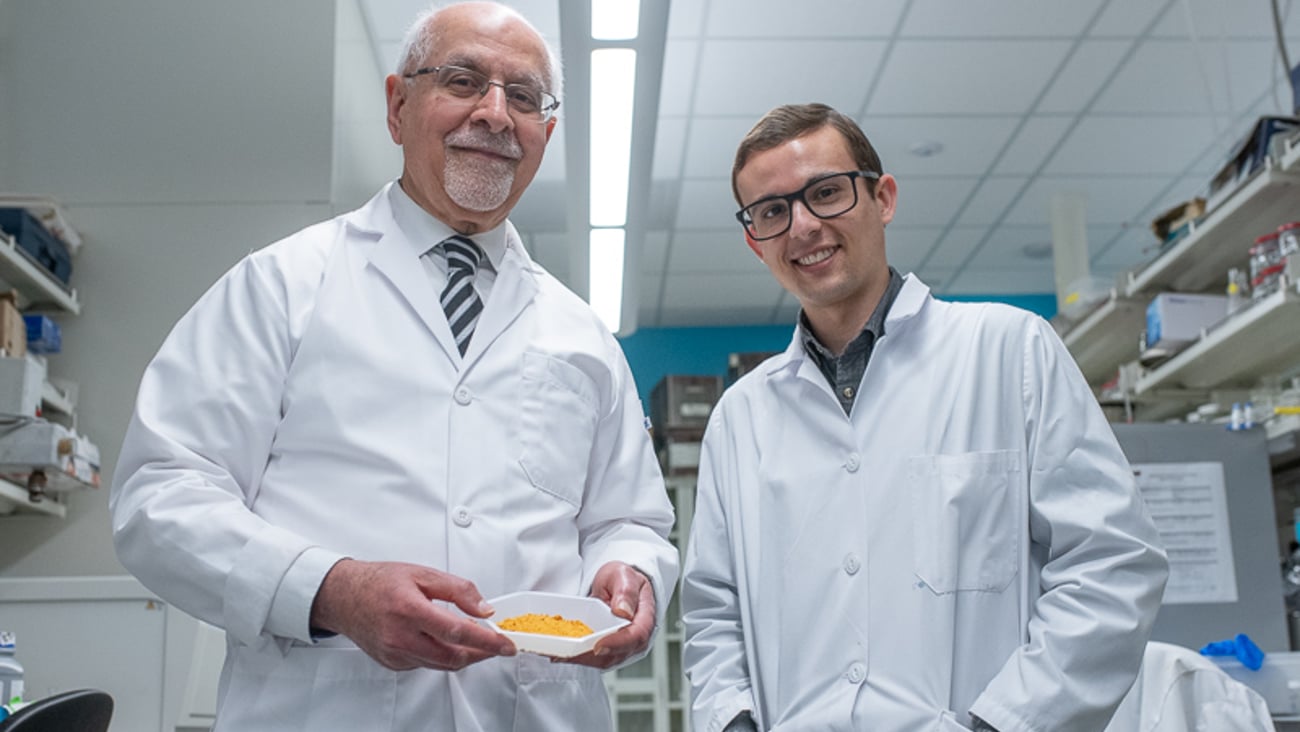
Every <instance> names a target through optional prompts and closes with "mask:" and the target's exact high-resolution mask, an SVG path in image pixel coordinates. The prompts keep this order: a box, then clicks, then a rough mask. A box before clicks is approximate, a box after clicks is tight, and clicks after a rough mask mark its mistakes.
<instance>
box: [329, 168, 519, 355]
mask: <svg viewBox="0 0 1300 732" xmlns="http://www.w3.org/2000/svg"><path fill="white" fill-rule="evenodd" d="M395 185H397V183H396V182H392V183H389V184H388V185H387V186H385V187H384V188H383V189H382V190H380V191H379V193H377V194H375V196H374V197H373V198H371V199H370V201H369V202H367V203H366V205H364V206H362V207H361V208H359V209H357V210H356V211H353V212H351V213H348V214H345V215H344V216H343V222H344V224H345V226H347V227H348V228H349V229H351V230H352V232H353V235H354V236H356V235H360V236H362V237H365V238H371V239H374V245H373V246H372V247H371V249H370V250H369V252H368V257H369V260H370V263H371V264H372V265H373V266H374V267H375V268H376V269H378V270H379V271H380V273H382V274H383V276H384V277H385V278H386V279H388V281H389V282H391V283H392V284H393V286H394V287H395V288H396V289H397V291H398V292H399V293H400V294H401V295H402V297H403V298H405V299H406V301H407V303H408V304H409V305H410V306H411V309H412V310H414V311H415V314H416V316H417V317H419V318H420V320H421V321H422V322H423V323H424V325H425V327H426V328H428V329H429V332H431V333H432V334H433V336H434V338H435V340H436V341H437V342H438V344H439V346H441V347H442V350H443V353H444V354H445V355H446V356H447V358H448V359H449V360H450V361H451V362H452V363H454V364H457V365H458V368H459V369H460V370H462V371H464V370H466V369H468V368H469V367H470V366H471V365H472V364H473V362H474V361H476V360H477V359H478V357H479V356H480V355H481V354H482V353H483V351H484V350H485V349H486V348H487V347H488V345H490V344H491V343H492V341H494V340H496V338H497V336H499V335H501V333H502V332H503V331H505V329H506V328H507V327H508V326H509V325H510V323H512V322H514V320H515V318H517V317H518V316H519V314H520V313H522V312H523V310H524V308H525V307H526V306H527V305H528V303H529V302H531V301H532V299H533V297H534V296H535V295H536V294H537V290H538V282H537V277H538V274H539V270H538V268H537V266H536V265H535V264H534V263H533V261H532V259H531V258H530V257H529V256H528V253H527V252H526V251H524V246H523V242H522V241H521V240H520V238H519V232H517V231H516V230H515V227H514V225H513V224H511V223H510V222H509V221H507V222H506V223H505V224H504V225H503V226H502V227H500V228H501V232H502V240H503V243H504V246H503V247H502V248H501V249H500V250H499V251H498V254H497V259H495V260H493V265H494V266H495V267H496V269H497V278H496V281H495V282H494V283H493V285H492V295H491V297H489V298H488V299H487V302H486V303H484V308H483V314H482V315H480V316H479V322H478V324H477V325H476V326H475V328H474V337H473V338H471V339H470V345H469V350H468V351H466V353H465V355H464V357H462V356H461V355H460V351H459V350H458V349H457V348H456V340H455V338H454V337H453V336H452V334H451V327H450V326H449V325H447V317H446V316H445V315H444V314H443V312H442V306H441V305H440V304H439V302H438V293H436V292H434V287H433V283H432V282H431V281H430V280H429V278H428V276H427V275H426V274H425V271H424V268H423V267H421V266H420V264H419V258H420V256H421V255H423V253H424V252H425V251H428V247H424V248H421V247H420V246H413V245H412V243H411V242H410V241H409V240H408V239H407V236H406V235H404V234H403V232H402V230H401V228H400V227H399V226H398V224H397V220H396V218H395V213H394V211H393V205H392V198H391V197H390V196H391V195H393V193H394V192H393V191H391V188H392V187H393V186H395ZM489 257H491V255H489Z"/></svg>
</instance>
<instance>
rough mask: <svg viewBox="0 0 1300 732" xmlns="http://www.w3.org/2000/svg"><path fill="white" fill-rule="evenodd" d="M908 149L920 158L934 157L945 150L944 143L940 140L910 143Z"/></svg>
mask: <svg viewBox="0 0 1300 732" xmlns="http://www.w3.org/2000/svg"><path fill="white" fill-rule="evenodd" d="M907 151H908V152H910V153H912V154H913V155H915V156H917V157H918V158H932V157H934V156H935V155H938V154H939V153H941V152H943V143H942V142H939V141H938V140H921V141H920V142H914V143H912V144H911V145H909V146H908V147H907Z"/></svg>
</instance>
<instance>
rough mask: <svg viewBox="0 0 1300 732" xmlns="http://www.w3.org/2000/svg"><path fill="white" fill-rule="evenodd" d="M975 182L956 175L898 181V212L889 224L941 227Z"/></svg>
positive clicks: (969, 178) (973, 179)
mask: <svg viewBox="0 0 1300 732" xmlns="http://www.w3.org/2000/svg"><path fill="white" fill-rule="evenodd" d="M978 183H979V179H978V178H974V177H968V178H959V177H956V176H947V177H935V178H921V177H915V176H914V177H911V178H907V179H905V180H900V181H899V182H898V210H897V213H895V214H894V221H893V224H891V226H893V225H897V226H900V227H911V226H943V225H946V224H947V223H948V222H949V221H951V220H952V218H953V216H955V215H956V214H957V207H958V206H960V205H961V203H962V201H965V200H966V197H967V196H969V195H970V194H971V191H973V190H974V189H975V186H976V184H978Z"/></svg>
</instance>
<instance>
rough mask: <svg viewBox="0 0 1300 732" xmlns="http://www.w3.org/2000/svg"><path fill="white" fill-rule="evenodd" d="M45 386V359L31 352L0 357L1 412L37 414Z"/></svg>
mask: <svg viewBox="0 0 1300 732" xmlns="http://www.w3.org/2000/svg"><path fill="white" fill-rule="evenodd" d="M44 386H45V360H44V359H42V358H40V357H39V356H33V355H31V354H28V355H26V356H23V357H21V358H0V414H18V415H22V416H24V417H34V416H36V413H37V412H38V411H39V410H40V408H41V389H42V388H44Z"/></svg>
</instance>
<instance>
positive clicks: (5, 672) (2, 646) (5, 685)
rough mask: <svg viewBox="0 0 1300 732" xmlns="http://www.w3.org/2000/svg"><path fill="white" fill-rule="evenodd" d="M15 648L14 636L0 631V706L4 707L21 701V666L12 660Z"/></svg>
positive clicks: (15, 640)
mask: <svg viewBox="0 0 1300 732" xmlns="http://www.w3.org/2000/svg"><path fill="white" fill-rule="evenodd" d="M16 646H17V639H16V638H15V636H14V634H13V633H10V632H9V631H5V630H0V704H3V705H4V706H10V705H12V704H13V703H14V702H18V701H22V696H23V665H22V664H21V663H18V659H17V658H14V650H15V647H16Z"/></svg>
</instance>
